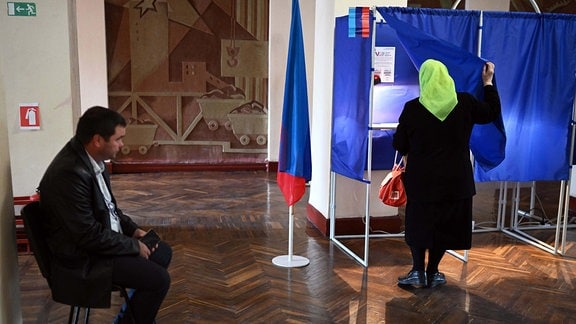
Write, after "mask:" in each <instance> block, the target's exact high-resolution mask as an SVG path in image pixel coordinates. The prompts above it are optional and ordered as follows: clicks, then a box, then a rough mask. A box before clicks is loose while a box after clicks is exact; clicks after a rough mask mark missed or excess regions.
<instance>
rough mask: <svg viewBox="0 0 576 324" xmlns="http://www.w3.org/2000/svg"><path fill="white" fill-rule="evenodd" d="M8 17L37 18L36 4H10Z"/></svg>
mask: <svg viewBox="0 0 576 324" xmlns="http://www.w3.org/2000/svg"><path fill="white" fill-rule="evenodd" d="M8 16H28V17H31V16H36V4H35V3H34V2H8Z"/></svg>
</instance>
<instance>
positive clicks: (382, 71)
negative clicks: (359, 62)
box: [374, 47, 396, 83]
mask: <svg viewBox="0 0 576 324" xmlns="http://www.w3.org/2000/svg"><path fill="white" fill-rule="evenodd" d="M395 57H396V48H395V47H376V48H375V49H374V72H375V73H376V74H377V75H378V76H380V80H381V81H382V82H384V83H394V68H395V62H394V59H395Z"/></svg>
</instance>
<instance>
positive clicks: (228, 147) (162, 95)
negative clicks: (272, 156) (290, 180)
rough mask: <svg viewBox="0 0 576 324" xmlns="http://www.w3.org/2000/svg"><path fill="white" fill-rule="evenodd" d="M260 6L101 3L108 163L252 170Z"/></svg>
mask: <svg viewBox="0 0 576 324" xmlns="http://www.w3.org/2000/svg"><path fill="white" fill-rule="evenodd" d="M268 12H269V6H268V1H267V0H264V1H263V0H106V42H107V59H108V91H109V105H110V108H111V109H114V110H117V111H119V112H120V113H121V114H122V115H124V117H125V118H126V119H127V120H128V121H129V125H128V127H127V134H126V138H125V141H124V144H125V146H124V148H123V150H122V152H121V153H122V154H119V155H118V157H117V160H118V162H141V163H156V164H163V163H165V164H175V163H176V164H180V163H184V164H243V163H262V162H264V161H265V159H266V156H267V154H266V153H267V142H268V118H267V112H268V107H267V106H266V104H267V101H268V98H267V93H268Z"/></svg>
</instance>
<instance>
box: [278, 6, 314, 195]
mask: <svg viewBox="0 0 576 324" xmlns="http://www.w3.org/2000/svg"><path fill="white" fill-rule="evenodd" d="M311 178H312V160H311V150H310V122H309V117H308V88H307V84H306V62H305V59H304V38H303V36H302V20H301V18H300V6H299V4H298V0H292V22H291V26H290V40H289V44H288V61H287V63H286V83H285V85H284V107H283V112H282V130H281V132H280V154H279V158H278V174H277V181H278V186H279V187H280V190H281V191H282V194H283V195H284V199H285V200H286V203H287V204H288V206H292V205H294V204H295V203H296V202H298V201H299V200H300V198H302V196H303V195H304V192H305V190H306V182H308V181H310V179H311Z"/></svg>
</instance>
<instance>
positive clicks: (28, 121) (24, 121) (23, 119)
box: [20, 103, 40, 129]
mask: <svg viewBox="0 0 576 324" xmlns="http://www.w3.org/2000/svg"><path fill="white" fill-rule="evenodd" d="M20 129H40V107H39V106H38V103H24V104H20Z"/></svg>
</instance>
